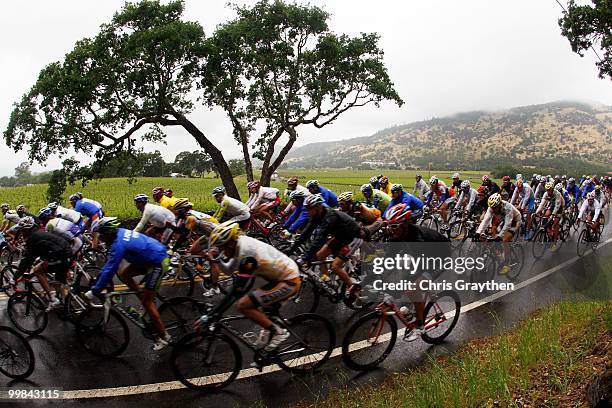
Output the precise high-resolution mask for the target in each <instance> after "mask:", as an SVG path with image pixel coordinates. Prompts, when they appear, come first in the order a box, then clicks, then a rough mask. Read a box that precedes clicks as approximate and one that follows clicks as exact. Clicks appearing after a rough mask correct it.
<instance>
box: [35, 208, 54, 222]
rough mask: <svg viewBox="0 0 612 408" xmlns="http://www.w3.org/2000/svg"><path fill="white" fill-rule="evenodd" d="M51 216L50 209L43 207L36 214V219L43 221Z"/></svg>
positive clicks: (51, 211)
mask: <svg viewBox="0 0 612 408" xmlns="http://www.w3.org/2000/svg"><path fill="white" fill-rule="evenodd" d="M52 214H53V210H52V209H50V208H49V207H43V208H41V209H40V211H39V212H38V218H40V219H42V220H44V219H47V218H49V217H50V216H51V215H52Z"/></svg>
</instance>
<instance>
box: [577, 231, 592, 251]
mask: <svg viewBox="0 0 612 408" xmlns="http://www.w3.org/2000/svg"><path fill="white" fill-rule="evenodd" d="M587 228H589V227H587ZM589 241H590V239H589V233H588V232H587V230H586V228H585V229H583V230H582V231H580V235H578V242H577V244H576V246H577V250H578V256H580V257H582V256H584V254H585V253H586V252H587V251H588V250H589V249H590V248H591V243H590V242H589Z"/></svg>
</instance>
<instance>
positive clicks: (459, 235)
mask: <svg viewBox="0 0 612 408" xmlns="http://www.w3.org/2000/svg"><path fill="white" fill-rule="evenodd" d="M466 236H467V228H466V227H465V223H464V222H462V221H461V220H458V221H455V222H453V223H452V224H451V225H450V228H449V230H448V237H449V238H450V239H451V240H454V241H461V240H463V239H464V238H465V237H466Z"/></svg>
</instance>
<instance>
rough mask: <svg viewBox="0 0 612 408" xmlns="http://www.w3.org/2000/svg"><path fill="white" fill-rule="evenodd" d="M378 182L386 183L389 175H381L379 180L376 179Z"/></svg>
mask: <svg viewBox="0 0 612 408" xmlns="http://www.w3.org/2000/svg"><path fill="white" fill-rule="evenodd" d="M378 182H379V183H380V184H387V183H388V182H389V177H387V176H382V177H381V178H380V180H378Z"/></svg>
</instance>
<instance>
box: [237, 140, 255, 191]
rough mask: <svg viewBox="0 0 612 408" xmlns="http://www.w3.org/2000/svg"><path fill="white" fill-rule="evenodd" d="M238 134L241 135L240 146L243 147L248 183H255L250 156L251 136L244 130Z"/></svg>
mask: <svg viewBox="0 0 612 408" xmlns="http://www.w3.org/2000/svg"><path fill="white" fill-rule="evenodd" d="M238 132H239V133H240V144H241V145H242V155H243V156H244V168H245V170H246V176H247V181H253V163H252V162H251V156H250V155H249V135H248V134H247V133H246V132H245V131H244V130H239V131H238Z"/></svg>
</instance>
